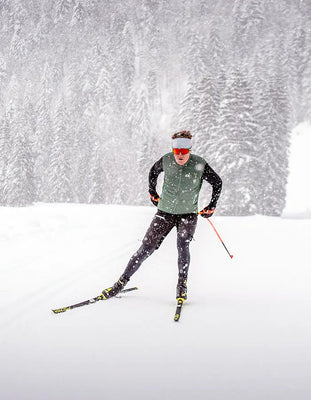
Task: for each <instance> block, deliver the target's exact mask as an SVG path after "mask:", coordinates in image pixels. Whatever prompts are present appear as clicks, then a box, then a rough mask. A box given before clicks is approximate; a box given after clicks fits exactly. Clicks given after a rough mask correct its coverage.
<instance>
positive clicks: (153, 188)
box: [149, 157, 163, 196]
mask: <svg viewBox="0 0 311 400" xmlns="http://www.w3.org/2000/svg"><path fill="white" fill-rule="evenodd" d="M161 172H163V157H161V158H160V160H159V161H157V162H156V163H154V165H153V166H152V167H151V169H150V171H149V193H150V194H151V195H153V196H154V195H156V194H157V181H158V176H159V175H160V173H161Z"/></svg>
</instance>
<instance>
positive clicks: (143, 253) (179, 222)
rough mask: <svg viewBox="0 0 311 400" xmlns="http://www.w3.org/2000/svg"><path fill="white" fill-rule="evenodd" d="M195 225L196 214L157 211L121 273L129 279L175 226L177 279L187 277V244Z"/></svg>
mask: <svg viewBox="0 0 311 400" xmlns="http://www.w3.org/2000/svg"><path fill="white" fill-rule="evenodd" d="M196 225H197V214H168V213H165V212H163V211H158V212H157V213H156V215H155V216H154V218H153V220H152V221H151V224H150V226H149V228H148V230H147V232H146V234H145V237H144V239H143V242H142V245H141V246H140V248H139V249H138V250H137V251H136V253H135V254H133V256H132V257H131V259H130V261H129V263H128V265H127V267H126V269H125V271H124V273H123V275H125V276H126V277H127V278H128V279H129V278H130V277H131V276H132V275H133V274H134V273H135V272H136V271H137V270H138V268H139V267H140V266H141V264H142V263H143V262H144V261H145V260H146V258H148V257H149V256H150V255H151V254H152V253H153V252H154V251H155V250H157V249H158V248H159V247H160V246H161V244H162V242H163V240H164V239H165V237H166V236H167V235H168V234H169V232H170V231H171V230H172V229H173V227H174V226H176V228H177V249H178V279H179V280H184V279H187V275H188V269H189V263H190V252H189V244H190V242H191V240H192V238H193V235H194V232H195V228H196Z"/></svg>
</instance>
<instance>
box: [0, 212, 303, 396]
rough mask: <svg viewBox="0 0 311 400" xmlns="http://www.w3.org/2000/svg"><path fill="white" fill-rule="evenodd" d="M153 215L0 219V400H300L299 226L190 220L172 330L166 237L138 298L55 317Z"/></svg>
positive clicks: (95, 286)
mask: <svg viewBox="0 0 311 400" xmlns="http://www.w3.org/2000/svg"><path fill="white" fill-rule="evenodd" d="M154 212H155V208H153V207H124V206H102V205H64V204H53V205H52V204H45V205H43V204H38V205H35V206H33V207H28V208H0V218H1V224H0V243H1V255H0V273H1V280H0V297H1V302H0V312H1V321H0V332H1V333H0V347H1V363H0V395H1V398H2V399H5V400H42V399H45V400H71V399H75V400H91V399H95V398H107V399H109V400H119V399H127V400H134V399H135V400H175V399H176V400H179V399H181V398H191V399H193V400H206V399H211V400H262V399H265V400H277V399H282V400H297V399H299V400H307V399H309V398H310V393H311V384H310V380H309V379H308V375H309V371H310V364H311V354H310V337H311V323H310V318H309V315H310V305H311V291H310V277H311V269H310V258H309V257H310V255H309V254H310V250H309V249H310V237H311V220H310V219H289V218H288V219H285V218H273V217H262V216H254V217H219V216H217V213H216V215H215V216H214V217H213V223H214V224H215V226H216V228H217V229H218V230H219V233H220V234H221V237H222V239H223V240H224V242H225V243H226V245H227V246H228V248H229V249H230V252H231V253H232V254H233V255H234V258H233V259H230V258H229V256H228V254H227V253H226V252H225V250H224V248H223V246H222V245H221V243H220V241H219V240H218V238H217V237H216V235H215V233H214V231H213V230H212V229H211V226H210V225H209V224H208V223H207V221H205V220H203V218H201V219H200V218H199V223H198V228H197V231H196V235H195V240H194V241H193V243H192V244H191V254H192V259H191V266H190V274H189V285H188V286H189V290H188V298H189V300H187V301H186V302H185V305H184V307H183V311H182V315H181V318H180V321H179V322H178V323H175V322H174V320H173V318H174V312H175V309H176V300H175V297H174V295H175V286H176V278H177V260H176V259H177V253H176V244H175V243H176V234H175V232H172V233H171V234H170V235H169V236H168V238H167V239H166V241H165V242H164V243H163V244H162V246H161V248H160V249H159V250H158V251H157V252H155V253H154V254H153V255H152V256H151V257H150V258H149V259H148V260H147V261H146V262H145V263H144V264H143V265H142V267H141V269H140V270H139V271H138V272H137V273H136V274H135V275H134V277H133V278H132V279H131V281H130V283H129V286H138V287H139V291H134V292H131V293H127V294H126V296H125V295H124V296H122V297H121V298H120V299H115V301H109V302H108V301H107V302H98V304H94V305H92V307H82V308H78V309H75V310H71V311H70V312H68V313H64V314H61V315H57V316H55V315H53V314H52V313H51V309H53V308H55V307H58V306H61V305H62V304H64V305H65V304H71V303H74V302H79V301H81V300H84V299H86V298H89V297H93V296H95V295H97V294H99V293H100V292H101V290H102V289H103V288H105V287H107V286H109V285H111V284H112V283H113V282H114V281H115V280H116V279H117V278H118V277H119V275H120V273H121V272H122V271H123V268H124V267H125V265H126V263H127V261H128V259H129V257H130V256H131V255H132V254H133V253H134V252H135V250H136V249H137V248H138V247H139V245H140V241H141V239H142V237H143V235H144V233H145V231H146V229H147V227H148V225H149V222H150V221H151V218H152V216H153V214H154Z"/></svg>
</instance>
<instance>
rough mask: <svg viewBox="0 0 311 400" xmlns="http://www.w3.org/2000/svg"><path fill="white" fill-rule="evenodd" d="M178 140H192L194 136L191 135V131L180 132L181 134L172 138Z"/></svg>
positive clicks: (175, 134) (178, 133) (177, 133)
mask: <svg viewBox="0 0 311 400" xmlns="http://www.w3.org/2000/svg"><path fill="white" fill-rule="evenodd" d="M178 138H186V139H191V138H192V135H191V133H190V131H180V132H176V133H174V135H173V136H172V139H178Z"/></svg>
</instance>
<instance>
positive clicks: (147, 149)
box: [0, 0, 311, 216]
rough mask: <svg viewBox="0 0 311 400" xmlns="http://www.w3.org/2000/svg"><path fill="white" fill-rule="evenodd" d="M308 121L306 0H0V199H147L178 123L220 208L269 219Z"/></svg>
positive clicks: (310, 75) (310, 34)
mask: <svg viewBox="0 0 311 400" xmlns="http://www.w3.org/2000/svg"><path fill="white" fill-rule="evenodd" d="M310 117H311V1H310V0H232V1H228V0H180V1H176V0H174V1H173V0H114V1H112V0H0V155H1V158H0V204H1V205H3V206H5V205H7V206H26V205H30V204H33V203H37V202H46V203H54V202H70V203H102V204H112V203H113V204H128V205H149V204H151V203H150V200H149V194H148V172H149V169H150V168H151V166H152V165H153V163H154V162H155V161H157V160H158V159H159V158H160V157H161V156H162V155H163V154H165V153H167V152H169V151H170V148H171V135H172V134H173V133H174V132H177V131H180V130H185V129H186V130H190V131H191V133H192V134H193V153H194V154H198V155H200V156H202V157H203V158H205V159H206V161H207V162H208V163H209V164H210V165H211V167H212V168H213V169H214V170H215V171H216V172H217V173H218V174H219V175H220V176H221V178H222V180H223V192H222V195H221V198H220V201H219V203H218V206H217V213H218V215H252V214H264V215H272V216H278V215H281V213H282V210H283V208H284V205H285V200H286V183H287V178H288V155H289V150H290V134H291V131H292V129H293V128H294V127H295V126H296V125H297V124H298V123H299V122H302V121H305V120H310ZM203 186H205V188H204V190H206V193H205V192H204V191H203V192H204V193H205V198H206V202H205V203H206V204H203V206H205V205H207V204H208V202H209V196H210V189H209V188H208V185H206V184H205V185H203ZM203 201H204V200H203Z"/></svg>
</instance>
